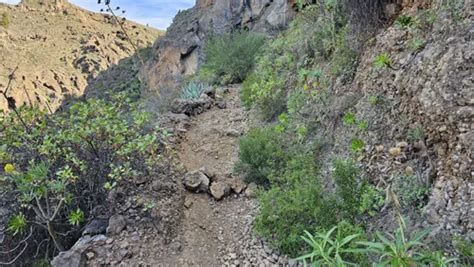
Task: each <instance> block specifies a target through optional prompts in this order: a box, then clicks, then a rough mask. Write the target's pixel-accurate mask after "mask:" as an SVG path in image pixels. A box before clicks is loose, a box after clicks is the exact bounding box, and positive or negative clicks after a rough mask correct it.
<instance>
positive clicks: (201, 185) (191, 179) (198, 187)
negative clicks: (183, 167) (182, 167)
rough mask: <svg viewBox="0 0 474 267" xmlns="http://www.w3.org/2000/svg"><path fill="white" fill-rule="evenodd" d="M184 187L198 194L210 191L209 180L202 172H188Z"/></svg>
mask: <svg viewBox="0 0 474 267" xmlns="http://www.w3.org/2000/svg"><path fill="white" fill-rule="evenodd" d="M184 186H185V187H186V188H187V189H188V190H191V191H194V192H196V193H200V192H208V191H209V178H208V177H207V176H206V175H205V174H204V173H202V172H200V171H193V172H188V173H187V174H186V175H185V176H184Z"/></svg>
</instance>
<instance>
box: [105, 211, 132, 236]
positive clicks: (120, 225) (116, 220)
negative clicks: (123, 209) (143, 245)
mask: <svg viewBox="0 0 474 267" xmlns="http://www.w3.org/2000/svg"><path fill="white" fill-rule="evenodd" d="M126 226H127V222H126V221H125V217H123V216H122V215H118V214H116V215H113V216H112V217H110V219H109V226H107V234H112V235H114V234H119V233H120V232H122V230H123V229H124V228H125V227H126Z"/></svg>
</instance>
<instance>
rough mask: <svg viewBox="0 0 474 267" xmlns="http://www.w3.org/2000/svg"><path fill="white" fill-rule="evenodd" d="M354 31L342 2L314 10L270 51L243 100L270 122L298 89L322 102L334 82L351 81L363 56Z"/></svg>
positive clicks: (298, 20) (268, 48) (261, 58)
mask: <svg viewBox="0 0 474 267" xmlns="http://www.w3.org/2000/svg"><path fill="white" fill-rule="evenodd" d="M348 31H349V30H348V27H347V20H346V18H345V17H344V16H343V12H342V11H341V5H340V3H339V1H324V3H321V5H320V6H317V5H310V6H308V7H307V8H305V9H304V10H303V11H302V12H301V14H300V15H299V16H297V18H296V19H295V20H294V21H292V23H291V25H290V27H289V29H288V30H286V31H284V32H283V33H282V34H280V36H278V38H277V39H275V40H273V41H272V42H270V43H269V44H267V45H265V46H264V49H263V51H262V54H261V56H259V57H258V59H257V63H256V66H255V68H254V71H253V73H254V75H253V76H251V77H250V78H249V80H248V81H246V82H245V85H244V91H245V93H243V94H242V97H243V101H244V102H245V103H246V105H247V106H250V105H253V106H255V107H257V109H259V111H260V113H261V114H262V115H263V118H264V119H266V120H270V119H274V118H275V117H276V116H277V115H278V114H279V113H281V112H285V111H286V109H287V108H289V107H288V105H289V103H288V102H287V101H288V100H289V97H291V96H295V95H294V94H293V91H295V90H300V89H302V90H303V91H304V92H306V94H305V95H306V97H307V99H311V98H313V99H317V98H316V97H315V96H316V95H321V94H324V93H325V92H326V91H328V89H329V88H330V86H331V84H332V83H333V81H334V78H336V77H341V78H342V80H343V82H346V81H349V80H351V79H352V76H353V73H354V71H355V68H356V66H357V62H358V60H357V57H358V54H357V52H356V51H355V50H353V49H351V43H350V42H349V38H348ZM327 63H329V64H327ZM327 65H329V66H327ZM323 66H324V67H323ZM299 96H300V97H301V96H303V94H300V95H299ZM298 100H300V99H298ZM302 102H305V101H301V102H299V103H302ZM306 102H308V101H306ZM294 111H295V110H294V109H293V110H292V112H294Z"/></svg>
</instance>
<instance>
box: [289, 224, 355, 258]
mask: <svg viewBox="0 0 474 267" xmlns="http://www.w3.org/2000/svg"><path fill="white" fill-rule="evenodd" d="M336 229H337V226H336V227H334V228H332V229H331V230H329V231H328V232H325V233H316V235H312V234H311V233H309V232H308V231H305V234H306V236H302V237H301V238H302V239H303V240H304V241H305V242H306V243H307V244H308V245H309V246H310V247H311V249H312V252H311V253H309V254H306V255H303V256H301V257H298V258H297V259H296V260H301V261H303V262H304V265H305V266H308V264H307V261H309V262H310V263H311V266H335V267H340V266H341V267H342V266H357V265H356V264H355V263H352V262H348V261H346V260H344V258H343V255H344V254H349V253H352V251H353V250H354V249H353V248H352V246H351V243H352V242H353V241H354V240H355V239H356V238H358V237H359V236H360V234H353V235H349V236H345V237H336V238H335V239H334V238H333V233H334V231H335V230H336Z"/></svg>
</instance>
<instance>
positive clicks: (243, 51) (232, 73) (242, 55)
mask: <svg viewBox="0 0 474 267" xmlns="http://www.w3.org/2000/svg"><path fill="white" fill-rule="evenodd" d="M264 42H265V39H264V37H263V36H260V35H257V34H254V33H249V32H245V31H240V32H234V33H230V34H225V35H222V36H213V37H211V38H210V39H209V40H208V41H207V43H206V45H205V47H204V53H205V56H206V59H205V62H204V65H203V66H202V72H203V73H207V74H206V75H207V76H209V75H214V76H215V77H216V78H217V81H216V82H217V83H220V84H229V83H236V82H241V81H243V80H244V79H245V77H247V74H248V73H249V72H250V71H251V70H252V68H253V65H254V63H255V57H256V55H257V53H258V52H259V50H260V48H261V47H262V45H263V44H264Z"/></svg>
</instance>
